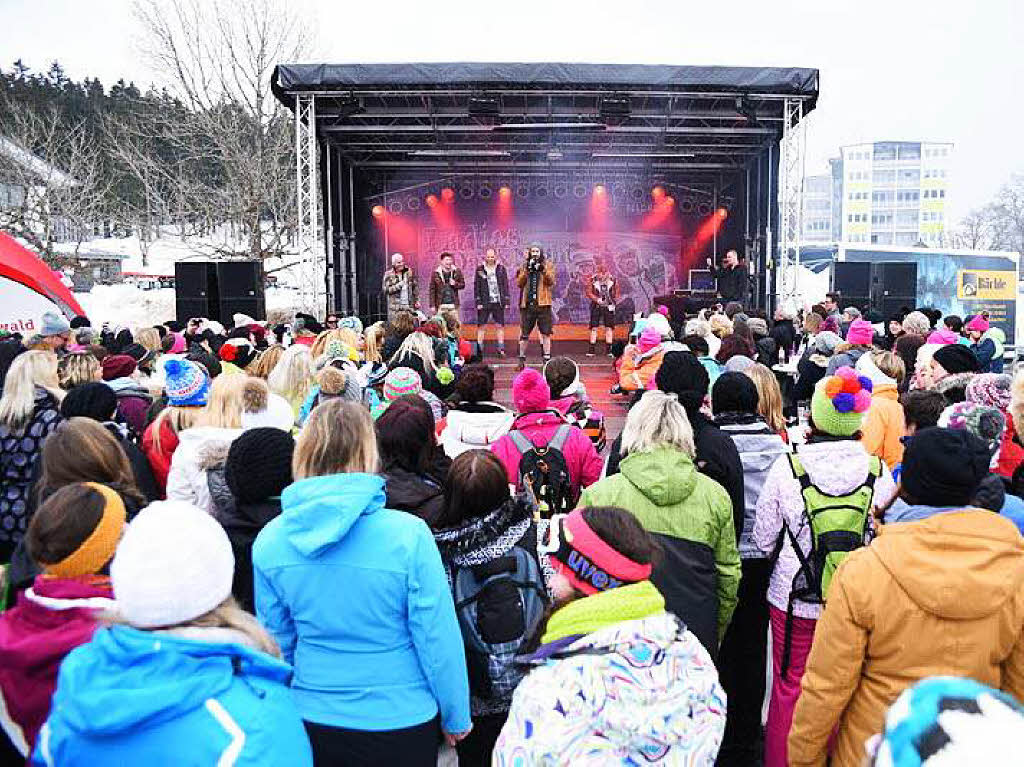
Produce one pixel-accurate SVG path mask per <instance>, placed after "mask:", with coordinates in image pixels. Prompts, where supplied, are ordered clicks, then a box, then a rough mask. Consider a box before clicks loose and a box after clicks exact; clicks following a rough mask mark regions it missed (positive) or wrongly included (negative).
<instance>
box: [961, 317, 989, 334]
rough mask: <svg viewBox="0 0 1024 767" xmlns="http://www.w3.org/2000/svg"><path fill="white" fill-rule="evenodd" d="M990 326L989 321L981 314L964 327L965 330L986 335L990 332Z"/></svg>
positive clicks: (972, 318)
mask: <svg viewBox="0 0 1024 767" xmlns="http://www.w3.org/2000/svg"><path fill="white" fill-rule="evenodd" d="M989 327H990V325H989V322H988V320H986V319H985V317H984V316H983V315H981V314H978V315H976V316H974V317H971V319H970V321H969V322H968V323H967V324H966V325H964V330H968V331H970V330H977V331H978V332H979V333H985V332H987V331H988V329H989Z"/></svg>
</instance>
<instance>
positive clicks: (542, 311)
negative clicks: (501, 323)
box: [516, 243, 555, 370]
mask: <svg viewBox="0 0 1024 767" xmlns="http://www.w3.org/2000/svg"><path fill="white" fill-rule="evenodd" d="M516 284H517V285H518V286H519V289H520V290H521V291H522V293H521V296H520V299H519V310H520V311H519V314H520V330H521V331H522V332H521V333H520V336H519V369H520V370H522V369H523V368H525V367H526V345H527V343H528V342H529V340H530V333H532V332H533V329H534V328H537V329H538V330H539V331H540V344H541V348H542V349H543V350H544V362H547V361H548V360H549V359H551V329H552V325H553V321H552V316H551V299H552V294H553V293H554V290H555V265H554V264H553V263H551V262H550V261H548V260H547V259H546V258H545V257H544V251H543V250H542V249H541V247H540V245H537V244H536V243H534V244H532V245H530V247H529V249H528V250H527V251H526V263H525V264H523V265H522V266H520V267H519V270H518V271H517V272H516Z"/></svg>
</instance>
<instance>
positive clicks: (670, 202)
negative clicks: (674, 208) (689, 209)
mask: <svg viewBox="0 0 1024 767" xmlns="http://www.w3.org/2000/svg"><path fill="white" fill-rule="evenodd" d="M665 204H666V205H675V204H676V198H675V197H671V196H669V197H666V198H665Z"/></svg>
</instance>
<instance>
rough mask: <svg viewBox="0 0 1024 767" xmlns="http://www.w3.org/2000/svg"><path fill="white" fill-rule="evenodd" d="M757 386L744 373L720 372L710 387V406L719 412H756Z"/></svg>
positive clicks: (716, 412)
mask: <svg viewBox="0 0 1024 767" xmlns="http://www.w3.org/2000/svg"><path fill="white" fill-rule="evenodd" d="M757 403H758V396H757V386H756V385H755V384H754V380H753V379H752V378H751V377H750V376H748V375H746V374H745V373H736V372H726V373H722V375H720V376H719V377H718V380H717V381H715V385H714V386H713V387H711V408H712V410H714V411H715V415H718V414H719V413H756V412H757Z"/></svg>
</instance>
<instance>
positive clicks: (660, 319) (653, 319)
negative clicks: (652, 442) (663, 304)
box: [646, 312, 672, 338]
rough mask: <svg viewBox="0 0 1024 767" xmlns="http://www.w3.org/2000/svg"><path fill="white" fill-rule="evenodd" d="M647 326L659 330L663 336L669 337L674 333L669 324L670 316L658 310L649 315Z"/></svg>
mask: <svg viewBox="0 0 1024 767" xmlns="http://www.w3.org/2000/svg"><path fill="white" fill-rule="evenodd" d="M646 327H649V328H654V329H655V330H657V331H658V333H659V334H660V335H661V337H662V338H669V337H671V335H672V327H671V325H669V324H668V318H667V317H666V316H665V315H664V314H659V313H658V312H652V313H651V314H650V315H649V316H648V317H647V325H646Z"/></svg>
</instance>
